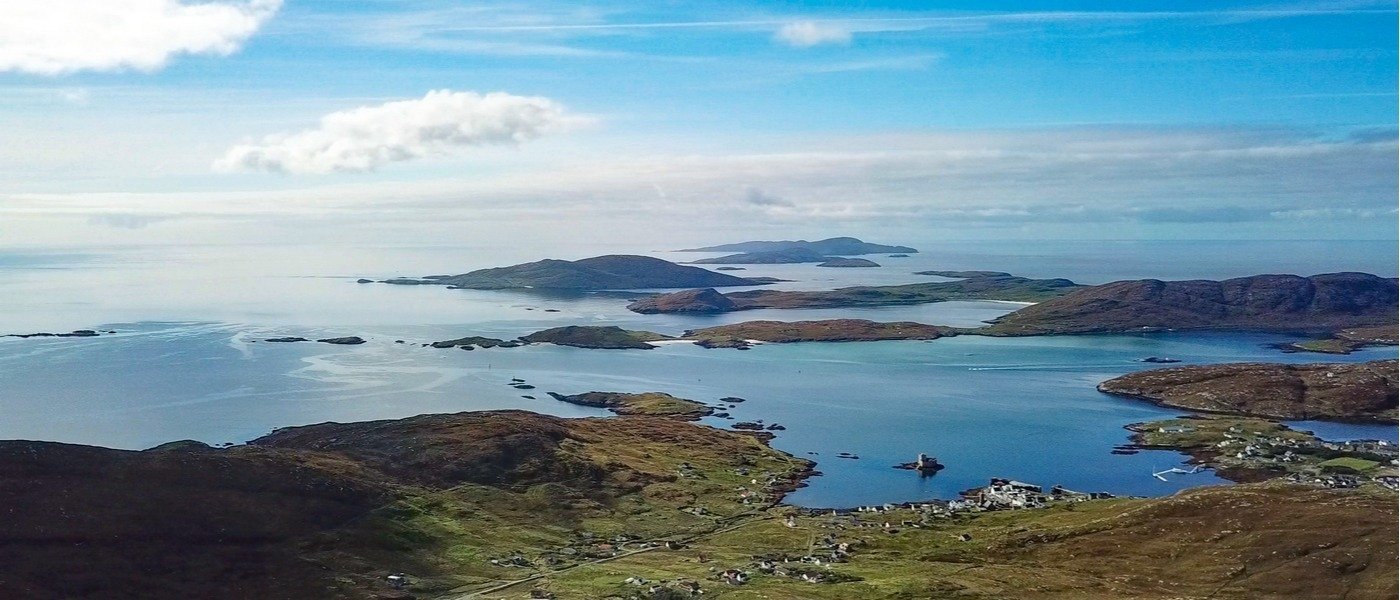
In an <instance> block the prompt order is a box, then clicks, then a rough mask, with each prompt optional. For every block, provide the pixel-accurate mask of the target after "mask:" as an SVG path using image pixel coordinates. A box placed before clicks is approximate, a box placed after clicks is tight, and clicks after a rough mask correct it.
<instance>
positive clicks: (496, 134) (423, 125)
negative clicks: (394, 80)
mask: <svg viewBox="0 0 1400 600" xmlns="http://www.w3.org/2000/svg"><path fill="white" fill-rule="evenodd" d="M590 121H591V119H589V118H588V117H580V116H573V115H569V114H566V112H565V110H564V107H563V106H561V105H559V104H558V103H556V102H554V101H553V100H550V99H549V98H542V97H538V96H515V95H511V94H505V93H500V92H496V93H491V94H486V95H481V94H476V93H473V92H453V91H451V90H436V91H431V92H428V94H427V95H426V96H424V97H422V98H421V99H417V100H402V101H397V102H388V103H385V104H381V105H379V106H364V107H360V108H356V109H352V110H346V111H340V112H334V113H331V114H328V115H326V116H324V117H321V125H320V127H317V128H316V129H309V130H306V131H302V132H299V133H293V134H277V135H271V136H268V137H266V138H264V139H263V141H262V143H258V144H243V145H238V146H234V147H233V148H230V149H229V151H228V152H227V153H225V154H224V156H223V158H221V159H219V160H218V161H215V163H214V168H215V170H218V171H225V172H227V171H238V170H262V171H271V172H277V173H331V172H336V171H346V172H359V171H372V170H374V169H375V168H377V167H379V166H382V165H384V164H387V163H390V162H397V161H404V160H413V159H417V158H422V157H425V156H430V155H437V154H445V153H448V152H449V151H451V150H452V149H454V148H459V147H464V146H484V145H509V144H517V143H520V142H524V141H528V140H531V139H534V138H537V137H540V136H542V135H545V134H547V133H552V132H555V131H560V130H565V129H569V128H572V127H573V126H576V125H581V124H584V123H587V122H590Z"/></svg>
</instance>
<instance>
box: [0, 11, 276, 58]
mask: <svg viewBox="0 0 1400 600" xmlns="http://www.w3.org/2000/svg"><path fill="white" fill-rule="evenodd" d="M281 6H282V0H236V1H228V0H226V1H223V2H203V3H192V4H187V3H185V2H184V1H183V0H4V1H3V2H0V72H3V71H18V72H25V73H36V74H40V75H61V74H65V73H72V72H75V71H118V70H124V69H136V70H141V71H152V70H156V69H159V68H161V67H163V66H165V64H166V63H167V62H168V61H169V60H170V58H171V57H172V56H175V55H177V54H215V55H220V56H226V55H229V54H232V53H234V52H236V51H238V49H239V48H240V47H242V45H243V42H244V41H246V40H247V39H248V38H249V37H250V36H252V35H253V33H255V32H256V31H257V30H258V28H259V27H261V26H262V25H263V23H265V22H266V21H267V20H268V19H269V18H271V17H272V15H273V14H275V13H276V12H277V10H278V9H279V8H281Z"/></svg>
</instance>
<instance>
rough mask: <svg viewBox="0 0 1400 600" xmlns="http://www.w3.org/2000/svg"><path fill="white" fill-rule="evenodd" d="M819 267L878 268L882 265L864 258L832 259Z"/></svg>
mask: <svg viewBox="0 0 1400 600" xmlns="http://www.w3.org/2000/svg"><path fill="white" fill-rule="evenodd" d="M817 266H818V267H858V268H859V267H878V266H880V263H877V262H875V261H873V260H866V259H864V258H832V259H830V260H828V261H826V262H824V263H821V264H818V265H817Z"/></svg>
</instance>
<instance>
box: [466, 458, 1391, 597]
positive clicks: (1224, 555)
mask: <svg viewBox="0 0 1400 600" xmlns="http://www.w3.org/2000/svg"><path fill="white" fill-rule="evenodd" d="M1394 509H1395V501H1394V498H1393V497H1391V496H1390V495H1389V494H1381V493H1375V492H1366V491H1361V492H1335V491H1330V492H1329V491H1323V490H1318V489H1310V488H1300V487H1288V486H1282V485H1279V484H1259V485H1250V486H1238V487H1231V488H1201V489H1196V490H1190V491H1187V492H1184V493H1182V494H1179V495H1177V496H1174V497H1170V498H1165V499H1156V500H1111V501H1094V502H1086V503H1080V504H1075V505H1062V506H1059V507H1056V508H1051V509H1045V510H1034V511H1018V512H1002V513H985V514H981V515H977V516H966V517H960V518H957V519H951V520H947V521H942V522H935V523H933V524H931V525H929V526H928V527H927V528H922V529H914V528H901V530H900V531H899V532H898V533H894V534H889V533H884V532H882V531H881V530H879V529H845V530H841V531H837V530H835V529H831V528H830V527H829V521H830V519H829V518H827V517H803V518H801V519H799V521H798V527H796V528H788V527H786V526H784V525H783V524H782V522H781V521H780V520H777V519H769V520H762V521H756V522H753V523H752V524H749V525H747V526H744V527H740V528H738V529H735V530H733V531H730V532H727V533H723V534H720V535H716V536H714V537H712V538H710V539H707V540H705V541H703V542H701V543H697V544H695V545H694V546H693V547H691V548H688V549H686V550H682V551H664V550H663V551H657V552H652V553H646V554H639V555H636V556H632V557H628V558H625V559H621V560H617V561H613V562H610V563H606V564H602V565H592V566H587V567H582V568H579V569H575V570H571V571H568V572H566V573H562V574H559V575H556V576H552V577H550V578H548V579H547V580H546V581H544V582H542V583H533V584H531V585H538V586H539V587H542V588H546V589H549V590H552V591H554V592H555V593H556V594H557V595H558V597H559V598H561V599H567V598H607V597H614V596H616V597H622V598H626V597H630V596H632V595H634V594H637V593H638V591H639V588H636V587H633V586H628V585H625V584H623V583H622V581H623V580H624V579H626V578H627V577H629V576H641V577H645V578H647V579H649V580H653V581H655V580H667V579H670V580H674V579H682V578H684V579H691V580H698V581H700V582H701V583H702V585H703V586H704V588H705V590H706V593H705V597H707V598H724V599H733V600H739V599H759V598H765V599H769V600H786V599H798V598H803V599H817V598H823V599H833V600H835V599H845V598H869V599H896V598H899V599H910V600H912V599H921V598H933V597H957V598H1006V597H1035V598H1193V597H1194V598H1205V597H1212V598H1297V597H1308V598H1320V597H1343V596H1345V597H1348V598H1391V597H1394V596H1395V594H1396V583H1395V579H1396V566H1395V564H1396V544H1395V528H1396V520H1395V514H1394ZM889 518H890V519H892V520H895V521H896V522H898V520H900V519H901V518H910V517H909V516H904V515H895V516H892V517H889ZM832 532H836V533H837V534H838V535H839V536H840V539H842V540H847V541H851V542H856V550H855V551H854V554H853V557H852V559H851V561H850V562H848V563H844V564H838V565H835V566H834V567H833V569H834V570H835V571H838V572H841V573H845V574H847V575H852V576H855V577H858V578H860V580H859V581H854V582H848V583H836V584H808V583H802V582H798V581H794V580H791V579H786V578H779V577H775V576H764V575H758V576H755V579H754V580H753V581H752V582H751V583H750V584H748V585H744V586H737V587H736V586H729V585H725V584H723V583H721V582H719V581H716V580H714V579H713V572H712V571H711V569H712V568H713V569H716V570H723V569H726V568H748V567H749V565H750V564H751V563H752V561H753V556H754V555H757V554H765V553H788V554H793V555H801V554H805V553H806V548H807V546H808V543H809V542H810V540H811V539H812V538H813V536H818V537H820V536H824V535H827V534H829V533H832ZM963 533H966V534H968V535H970V536H971V538H972V539H971V541H968V542H963V541H960V539H959V537H958V536H959V535H960V534H963ZM700 553H704V554H706V555H707V557H708V558H709V562H706V563H701V562H698V561H697V556H698V555H699V554H700ZM528 587H530V586H520V587H517V588H512V589H509V590H504V591H502V592H500V593H498V594H493V595H489V596H486V597H490V598H519V597H523V593H524V590H525V589H528Z"/></svg>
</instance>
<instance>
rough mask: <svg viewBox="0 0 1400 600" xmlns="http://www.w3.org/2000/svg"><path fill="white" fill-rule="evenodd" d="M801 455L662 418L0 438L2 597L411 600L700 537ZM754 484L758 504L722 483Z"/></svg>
mask: <svg viewBox="0 0 1400 600" xmlns="http://www.w3.org/2000/svg"><path fill="white" fill-rule="evenodd" d="M807 465H808V463H806V462H805V461H801V460H798V459H794V458H792V457H789V456H787V455H784V454H782V453H779V452H777V451H774V450H771V449H769V448H767V446H765V445H764V444H763V443H762V442H761V441H760V440H759V439H757V438H755V437H754V436H751V435H746V434H740V433H730V432H725V431H720V430H717V429H713V428H708V427H701V426H697V425H691V424H689V423H684V422H680V421H676V420H672V419H660V418H655V417H617V418H610V419H561V418H556V417H548V416H543V415H537V414H532V413H526V412H521V411H499V412H482V413H461V414H453V415H425V416H419V417H412V418H408V419H402V420H397V421H371V422H364V423H348V424H342V423H325V424H321V425H312V426H308V427H294V428H289V429H283V430H278V431H277V432H274V433H273V434H271V435H269V436H266V437H264V438H260V439H258V440H255V441H253V442H251V443H250V444H249V445H246V446H236V447H232V448H227V449H216V448H211V447H208V446H205V445H203V444H200V443H198V442H186V443H179V444H169V445H166V446H162V447H159V448H156V449H152V450H147V451H143V452H131V451H123V450H111V449H106V448H96V447H90V446H74V445H67V444H56V443H45V442H19V441H12V442H0V501H3V502H4V506H5V527H0V561H3V564H4V565H5V567H4V568H3V569H0V597H5V598H26V599H37V600H46V599H55V600H56V599H59V598H63V599H71V598H153V599H163V598H171V599H175V598H182V599H183V598H207V599H223V598H228V599H244V598H270V599H298V600H304V599H312V598H352V599H359V598H407V597H410V596H409V595H408V594H407V593H404V592H400V591H396V590H394V589H392V588H391V587H390V586H389V585H387V583H386V579H385V577H386V576H387V575H388V574H390V573H395V572H400V571H404V572H408V573H410V574H411V575H410V577H411V580H412V581H413V584H412V586H411V587H412V590H413V592H414V594H415V595H418V597H421V595H428V596H432V595H438V594H441V593H443V592H446V591H447V590H448V589H451V588H455V587H457V586H460V585H463V584H471V583H480V582H484V581H491V580H499V579H510V578H513V577H515V576H517V574H518V573H521V572H522V571H529V570H533V569H537V568H543V567H544V566H545V565H546V564H553V565H554V566H559V565H563V564H568V563H570V562H578V561H582V560H587V557H588V556H589V555H590V554H591V553H594V552H596V551H597V549H596V548H595V546H597V545H599V544H602V543H604V542H607V543H609V544H611V543H615V542H614V541H613V539H614V538H615V537H616V536H619V535H624V534H625V535H627V536H637V537H644V538H648V539H651V538H654V537H658V536H666V535H686V534H690V533H693V532H696V531H707V530H709V529H712V528H714V527H716V523H717V522H722V520H723V519H725V518H729V517H732V516H734V515H739V514H742V513H745V512H750V511H752V510H754V509H755V508H756V507H761V506H763V505H764V503H766V502H769V501H771V500H772V499H774V498H776V497H778V495H780V494H781V493H782V492H781V489H784V487H783V486H785V485H789V486H790V485H791V483H790V482H791V481H792V478H794V477H799V476H800V474H801V473H803V472H805V469H807ZM739 467H744V468H745V469H747V471H751V472H753V473H754V474H755V475H757V474H761V473H772V474H774V476H775V477H776V479H775V480H774V481H777V482H779V483H775V484H773V485H771V486H755V485H751V484H748V482H749V480H750V479H751V478H752V477H743V476H740V475H736V474H735V469H736V468H739ZM685 474H688V475H685ZM746 486H747V487H751V488H752V489H753V494H754V496H753V499H754V500H755V502H757V504H753V505H750V504H748V503H745V502H741V501H740V499H739V496H738V494H737V493H736V492H735V491H734V490H735V488H736V487H737V488H745V487H746ZM765 490H766V491H765ZM694 506H702V507H704V509H705V510H704V511H703V513H702V511H696V510H692V511H690V512H687V511H685V510H682V509H684V508H688V507H694ZM522 553H523V556H522ZM517 557H519V558H517ZM527 557H528V558H527Z"/></svg>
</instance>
